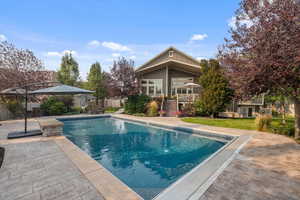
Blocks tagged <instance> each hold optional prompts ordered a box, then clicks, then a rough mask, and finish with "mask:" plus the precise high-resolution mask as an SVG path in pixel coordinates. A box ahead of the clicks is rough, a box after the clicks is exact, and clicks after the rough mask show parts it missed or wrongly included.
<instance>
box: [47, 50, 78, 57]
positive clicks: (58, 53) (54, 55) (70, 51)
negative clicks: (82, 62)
mask: <svg viewBox="0 0 300 200" xmlns="http://www.w3.org/2000/svg"><path fill="white" fill-rule="evenodd" d="M66 53H67V54H70V53H71V54H72V55H77V52H76V51H73V50H64V51H62V52H58V51H49V52H47V53H46V54H45V55H46V56H48V57H62V56H64V55H65V54H66Z"/></svg>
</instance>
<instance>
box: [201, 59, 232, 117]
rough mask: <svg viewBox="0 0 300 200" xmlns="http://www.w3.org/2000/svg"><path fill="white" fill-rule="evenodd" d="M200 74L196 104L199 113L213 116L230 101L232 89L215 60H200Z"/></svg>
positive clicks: (222, 109)
mask: <svg viewBox="0 0 300 200" xmlns="http://www.w3.org/2000/svg"><path fill="white" fill-rule="evenodd" d="M201 74H202V75H201V76H200V78H199V83H200V85H201V87H202V89H201V95H200V99H199V101H198V102H197V103H196V106H197V107H198V111H200V112H201V113H203V114H206V115H210V116H211V117H215V116H217V115H218V113H219V112H222V111H224V110H225V108H226V106H227V105H228V104H229V103H230V102H231V100H232V97H233V90H232V89H230V88H229V81H228V80H227V79H226V77H225V75H224V73H223V71H222V69H221V67H220V65H219V62H218V61H217V60H214V59H210V60H209V61H207V60H202V61H201Z"/></svg>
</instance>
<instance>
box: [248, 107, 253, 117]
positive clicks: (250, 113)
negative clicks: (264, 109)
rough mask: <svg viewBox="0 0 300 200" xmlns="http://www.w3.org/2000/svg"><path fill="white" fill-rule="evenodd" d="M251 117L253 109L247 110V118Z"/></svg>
mask: <svg viewBox="0 0 300 200" xmlns="http://www.w3.org/2000/svg"><path fill="white" fill-rule="evenodd" d="M252 116H253V109H252V108H248V117H252Z"/></svg>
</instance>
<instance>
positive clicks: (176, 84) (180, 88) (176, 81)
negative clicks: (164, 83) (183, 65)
mask: <svg viewBox="0 0 300 200" xmlns="http://www.w3.org/2000/svg"><path fill="white" fill-rule="evenodd" d="M193 82H194V78H193V77H187V78H172V79H171V87H172V89H171V91H172V95H176V94H192V93H194V92H193V88H185V87H184V85H185V84H186V83H193Z"/></svg>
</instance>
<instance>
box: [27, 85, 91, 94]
mask: <svg viewBox="0 0 300 200" xmlns="http://www.w3.org/2000/svg"><path fill="white" fill-rule="evenodd" d="M93 92H94V91H90V90H85V89H81V88H78V87H73V86H69V85H58V86H54V87H49V88H43V89H39V90H34V91H32V92H29V94H37V95H38V94H39V95H67V94H91V93H93Z"/></svg>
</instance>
